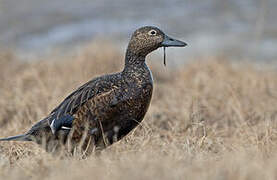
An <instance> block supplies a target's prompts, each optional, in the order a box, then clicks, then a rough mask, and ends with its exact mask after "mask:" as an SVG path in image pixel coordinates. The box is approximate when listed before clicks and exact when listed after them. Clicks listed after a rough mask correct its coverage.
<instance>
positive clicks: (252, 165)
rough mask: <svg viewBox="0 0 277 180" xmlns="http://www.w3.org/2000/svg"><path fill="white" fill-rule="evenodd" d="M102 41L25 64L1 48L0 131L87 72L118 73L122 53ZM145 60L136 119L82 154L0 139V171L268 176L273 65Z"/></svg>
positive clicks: (230, 179)
mask: <svg viewBox="0 0 277 180" xmlns="http://www.w3.org/2000/svg"><path fill="white" fill-rule="evenodd" d="M106 46H107V47H110V48H109V50H107V51H106V50H105V53H104V54H101V53H99V52H101V51H102V50H101V49H99V48H97V46H95V45H91V46H89V47H88V48H87V49H84V50H83V51H81V52H79V53H78V54H76V55H74V56H73V57H70V58H67V59H64V58H51V59H47V60H41V61H32V62H22V61H21V62H20V61H18V60H17V58H16V57H14V56H13V55H12V54H11V53H1V54H0V82H1V83H0V107H1V108H0V137H4V136H9V135H15V134H18V133H23V132H25V131H26V130H28V128H29V127H30V126H31V125H32V124H33V123H35V122H36V121H38V120H40V119H42V118H43V117H44V116H46V115H47V113H49V112H50V110H51V109H53V108H54V107H55V106H56V105H58V103H59V102H61V101H62V100H63V98H65V97H66V95H68V94H69V93H70V92H71V91H73V89H75V88H76V87H78V86H80V85H81V84H83V83H85V82H86V81H88V80H89V79H91V78H92V77H94V76H97V75H100V74H104V73H107V72H115V71H119V70H120V69H121V68H122V64H123V62H122V59H123V54H121V53H118V52H117V51H116V50H114V49H113V48H112V46H110V45H106ZM106 49H108V48H106ZM148 62H149V64H150V67H151V69H152V71H153V76H154V79H155V88H154V95H153V99H152V102H151V106H150V108H149V111H148V113H147V115H146V117H145V119H144V121H143V123H142V124H141V126H140V127H138V128H136V129H135V130H134V131H133V132H132V133H131V134H129V135H128V136H127V137H126V138H124V139H123V140H122V141H120V142H118V143H116V144H114V145H112V146H111V147H110V148H108V149H106V150H104V151H103V152H102V153H101V154H100V155H92V156H90V157H89V158H87V159H85V160H80V159H79V157H72V158H61V157H57V156H52V155H51V154H48V153H46V152H44V151H43V150H42V149H41V148H39V147H38V146H37V145H36V144H33V143H29V142H27V143H16V142H1V143H0V179H4V178H7V179H39V180H42V179H88V178H90V179H104V180H105V179H115V180H116V179H121V180H122V179H188V180H189V179H199V180H200V179H201V180H203V179H212V180H217V179H218V180H219V179H220V180H221V179H224V180H242V179H251V180H255V179H269V180H270V179H272V180H273V179H276V178H277V155H276V152H277V72H276V71H273V70H270V69H271V68H270V67H269V66H268V67H264V68H263V69H262V70H260V69H258V68H255V67H253V66H251V65H249V64H247V63H238V62H236V63H232V64H231V63H228V62H227V61H225V60H224V59H215V58H205V59H203V60H195V61H191V62H190V63H189V64H186V65H183V66H181V67H178V68H176V69H169V68H167V69H164V68H163V67H162V65H161V64H162V62H160V61H159V62H160V63H153V61H150V60H148ZM168 63H170V62H168Z"/></svg>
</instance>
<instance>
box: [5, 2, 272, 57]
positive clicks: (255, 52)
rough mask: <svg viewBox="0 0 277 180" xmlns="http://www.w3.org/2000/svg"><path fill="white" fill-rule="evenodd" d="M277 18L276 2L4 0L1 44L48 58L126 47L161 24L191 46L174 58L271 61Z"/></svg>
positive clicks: (175, 51) (171, 53)
mask: <svg viewBox="0 0 277 180" xmlns="http://www.w3.org/2000/svg"><path fill="white" fill-rule="evenodd" d="M276 18H277V1H276V0H205V1H203V0H170V1H169V0H132V1H130V0H116V1H115V0H78V1H76V0H48V1H45V0H0V47H1V48H4V49H12V50H13V51H16V52H17V53H18V54H20V55H22V56H26V55H27V56H28V55H32V56H42V55H46V54H49V53H52V52H53V51H55V52H61V53H62V52H64V51H66V52H72V51H74V50H76V48H80V47H82V46H85V45H86V44H87V43H90V42H91V41H93V40H95V39H98V40H99V39H104V40H105V41H110V42H113V43H114V44H116V45H117V47H118V48H120V49H121V50H124V49H125V48H126V46H127V44H126V43H127V42H128V39H129V38H130V35H131V33H132V32H133V31H134V30H135V29H136V28H138V27H140V26H143V25H155V26H158V27H160V28H161V29H162V30H164V31H165V32H166V33H167V34H169V35H171V36H173V37H176V38H179V39H181V40H183V41H185V42H187V43H188V44H189V48H188V49H186V50H182V51H181V50H180V49H176V48H174V49H172V50H170V51H169V53H170V56H171V57H172V56H179V55H185V57H187V59H190V58H193V57H197V56H206V55H223V56H227V57H229V58H232V59H238V58H239V59H248V60H251V61H264V62H269V61H272V60H274V59H276V56H277V53H276V48H277V23H276ZM158 53H161V51H160V52H158ZM172 58H173V59H174V57H172ZM180 59H182V60H184V61H185V58H180Z"/></svg>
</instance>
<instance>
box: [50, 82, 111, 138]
mask: <svg viewBox="0 0 277 180" xmlns="http://www.w3.org/2000/svg"><path fill="white" fill-rule="evenodd" d="M112 90H113V87H112V83H110V81H107V80H106V79H103V78H98V79H94V80H92V81H89V82H88V83H86V84H84V85H83V86H81V87H80V88H78V89H77V90H76V91H74V92H73V93H71V94H70V95H69V96H68V97H67V98H65V100H64V101H63V102H62V103H61V104H60V105H59V106H58V107H56V108H55V109H54V110H53V111H52V112H51V114H50V118H49V120H48V123H49V125H50V127H51V130H52V132H53V133H55V132H56V131H57V130H59V129H61V128H65V129H66V128H71V127H72V122H73V120H74V119H75V117H74V114H75V113H76V112H77V111H78V109H80V108H81V107H82V106H83V105H84V104H86V102H88V101H89V100H91V99H92V98H97V97H99V96H100V95H101V94H103V93H106V94H109V93H107V92H111V91H112Z"/></svg>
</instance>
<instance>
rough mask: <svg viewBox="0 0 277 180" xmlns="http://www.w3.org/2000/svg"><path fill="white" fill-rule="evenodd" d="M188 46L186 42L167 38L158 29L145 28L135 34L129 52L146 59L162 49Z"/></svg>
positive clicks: (152, 27)
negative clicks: (150, 54)
mask: <svg viewBox="0 0 277 180" xmlns="http://www.w3.org/2000/svg"><path fill="white" fill-rule="evenodd" d="M186 45H187V44H186V43H185V42H182V41H179V40H176V39H174V38H171V37H169V36H167V35H166V34H165V33H164V32H162V31H161V30H160V29H159V28H157V27H154V26H144V27H141V28H139V29H137V30H136V31H135V32H134V33H133V35H132V37H131V40H130V42H129V45H128V49H127V52H128V51H129V53H131V54H132V55H136V56H142V57H145V56H146V55H147V54H149V53H151V52H152V51H154V50H156V49H158V48H160V47H184V46H186Z"/></svg>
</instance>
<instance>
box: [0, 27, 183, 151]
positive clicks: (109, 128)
mask: <svg viewBox="0 0 277 180" xmlns="http://www.w3.org/2000/svg"><path fill="white" fill-rule="evenodd" d="M170 46H176V47H184V46H186V43H184V42H182V41H179V40H175V39H173V38H170V37H168V36H167V35H166V34H164V33H163V32H162V31H161V30H160V29H158V28H157V27H153V26H145V27H142V28H139V29H137V30H136V31H135V32H134V33H133V35H132V37H131V40H130V42H129V45H128V48H127V51H126V55H125V66H124V69H123V70H122V72H119V73H115V74H109V75H104V76H101V77H97V78H94V79H92V80H91V81H89V82H87V83H86V84H84V85H83V86H81V87H79V88H78V89H77V90H76V91H74V92H73V93H71V94H70V95H69V96H68V97H67V98H66V99H65V100H64V101H63V102H62V103H61V104H60V105H59V106H58V107H56V108H55V109H54V110H53V111H52V112H51V113H50V114H49V116H47V117H46V118H44V119H43V120H41V121H39V122H38V123H36V124H35V125H34V126H33V127H31V129H30V130H29V131H28V132H27V133H25V134H23V135H18V136H12V137H8V138H3V139H0V141H11V140H14V141H34V142H36V143H38V144H40V145H42V146H43V147H44V148H45V149H46V150H47V151H56V150H57V149H59V148H60V147H67V148H68V147H70V148H72V149H74V148H76V147H80V148H81V149H82V150H87V151H88V149H103V148H105V147H107V146H108V145H111V144H112V143H114V142H116V141H118V140H120V139H121V138H122V137H124V136H126V135H127V134H128V133H129V132H130V131H131V130H132V129H134V128H135V127H136V126H137V125H138V124H139V123H140V122H141V121H142V120H143V118H144V116H145V114H146V112H147V109H148V107H149V104H150V101H151V96H152V91H153V79H152V75H151V71H150V70H149V68H148V66H147V65H146V63H145V57H146V56H147V54H149V53H151V52H152V51H154V50H156V49H158V48H160V47H170ZM64 145H70V146H64ZM72 149H71V150H72Z"/></svg>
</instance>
